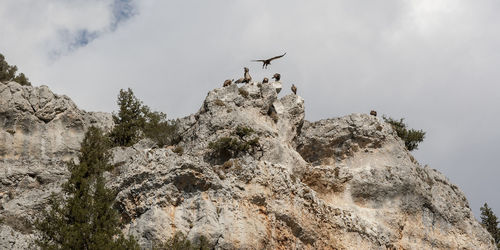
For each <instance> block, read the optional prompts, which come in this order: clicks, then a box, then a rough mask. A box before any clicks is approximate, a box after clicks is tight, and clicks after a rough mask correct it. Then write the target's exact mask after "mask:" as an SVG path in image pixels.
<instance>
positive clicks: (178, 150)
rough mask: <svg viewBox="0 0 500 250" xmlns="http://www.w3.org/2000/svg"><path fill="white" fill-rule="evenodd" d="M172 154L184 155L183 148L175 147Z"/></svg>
mask: <svg viewBox="0 0 500 250" xmlns="http://www.w3.org/2000/svg"><path fill="white" fill-rule="evenodd" d="M172 152H174V153H176V154H178V155H180V156H182V154H184V148H183V147H181V146H177V147H175V148H174V149H173V150H172Z"/></svg>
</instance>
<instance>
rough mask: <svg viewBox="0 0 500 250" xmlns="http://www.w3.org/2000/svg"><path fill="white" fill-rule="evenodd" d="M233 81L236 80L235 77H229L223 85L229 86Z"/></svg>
mask: <svg viewBox="0 0 500 250" xmlns="http://www.w3.org/2000/svg"><path fill="white" fill-rule="evenodd" d="M233 81H234V79H233V80H229V79H227V80H225V81H224V85H222V87H227V86H229V85H231V84H232V83H233Z"/></svg>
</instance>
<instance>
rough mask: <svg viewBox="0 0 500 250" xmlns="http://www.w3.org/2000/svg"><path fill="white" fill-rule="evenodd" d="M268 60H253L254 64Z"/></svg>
mask: <svg viewBox="0 0 500 250" xmlns="http://www.w3.org/2000/svg"><path fill="white" fill-rule="evenodd" d="M264 61H266V60H252V62H264Z"/></svg>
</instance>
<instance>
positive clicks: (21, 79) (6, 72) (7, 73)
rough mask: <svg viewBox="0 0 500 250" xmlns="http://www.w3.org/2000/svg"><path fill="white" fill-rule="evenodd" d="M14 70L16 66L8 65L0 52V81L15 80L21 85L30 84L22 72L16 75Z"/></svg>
mask: <svg viewBox="0 0 500 250" xmlns="http://www.w3.org/2000/svg"><path fill="white" fill-rule="evenodd" d="M16 72H17V66H16V65H9V64H8V63H7V61H5V57H4V56H3V55H2V54H0V82H8V81H16V82H18V83H19V84H21V85H28V86H31V82H30V81H29V80H28V78H27V77H26V76H25V75H24V74H23V73H20V74H19V75H18V76H16Z"/></svg>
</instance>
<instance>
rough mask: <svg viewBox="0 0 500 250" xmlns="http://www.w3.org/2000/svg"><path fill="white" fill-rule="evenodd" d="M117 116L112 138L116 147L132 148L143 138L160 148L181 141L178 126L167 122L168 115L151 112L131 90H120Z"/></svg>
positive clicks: (114, 117)
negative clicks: (150, 140) (148, 139)
mask: <svg viewBox="0 0 500 250" xmlns="http://www.w3.org/2000/svg"><path fill="white" fill-rule="evenodd" d="M117 103H118V107H119V111H118V113H117V114H113V121H114V122H115V127H114V128H113V130H112V131H111V133H110V135H109V136H110V138H111V140H112V142H113V145H115V146H126V147H128V146H132V145H133V144H134V143H136V142H137V141H138V140H140V139H141V138H142V137H148V138H150V139H152V140H153V141H155V142H156V143H157V144H158V146H160V147H162V146H165V145H173V144H176V143H177V142H179V141H180V139H181V138H180V136H179V135H178V134H177V125H176V123H175V122H173V121H169V120H167V115H166V114H164V113H162V112H158V111H151V109H150V108H149V107H148V106H146V105H143V104H142V102H141V101H140V100H139V99H138V98H137V97H136V96H135V95H134V92H133V91H132V90H131V89H130V88H129V89H127V90H123V89H121V90H120V94H119V95H118V101H117Z"/></svg>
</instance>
